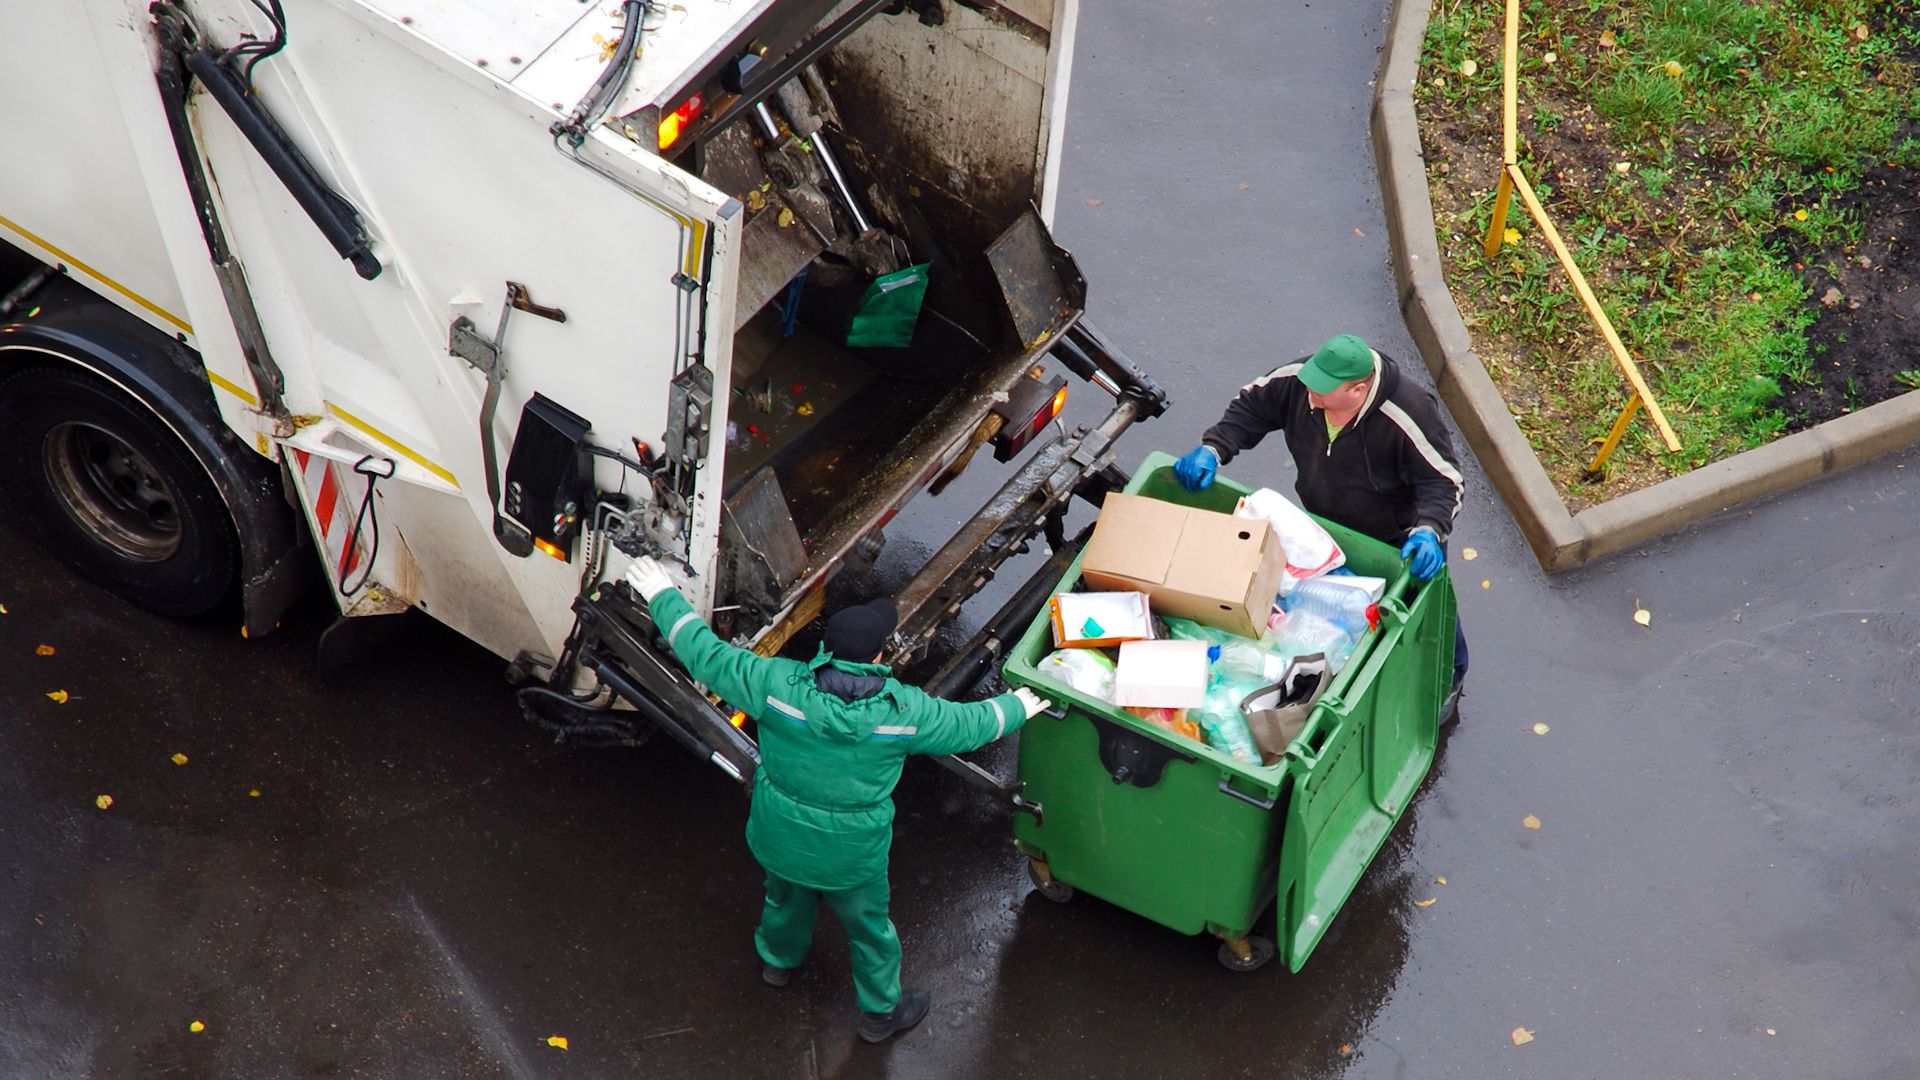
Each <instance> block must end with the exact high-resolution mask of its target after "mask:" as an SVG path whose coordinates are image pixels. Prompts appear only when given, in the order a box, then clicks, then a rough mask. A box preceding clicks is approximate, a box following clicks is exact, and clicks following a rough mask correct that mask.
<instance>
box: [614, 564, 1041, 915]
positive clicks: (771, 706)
mask: <svg viewBox="0 0 1920 1080" xmlns="http://www.w3.org/2000/svg"><path fill="white" fill-rule="evenodd" d="M648 610H649V611H650V612H651V614H652V615H653V621H654V624H655V625H656V626H658V627H659V628H660V630H661V632H662V633H663V634H665V635H666V639H667V643H668V644H669V645H670V646H672V648H673V651H674V655H676V656H678V657H679V658H680V662H681V663H683V664H685V665H686V667H687V671H688V673H689V674H691V675H692V676H693V677H694V678H695V679H696V680H698V681H699V682H702V683H705V684H706V686H707V687H708V689H710V690H712V691H713V692H714V693H716V694H718V695H720V697H721V698H722V699H723V700H725V701H726V702H727V703H728V704H729V705H732V706H733V707H734V708H736V709H739V710H740V711H742V712H744V713H746V714H747V715H749V716H751V717H753V718H754V720H755V721H756V722H757V725H758V729H757V730H758V733H759V739H760V768H759V770H758V771H757V772H756V773H755V774H754V779H753V807H752V809H751V810H750V811H749V813H748V815H747V846H748V847H749V848H751V849H752V850H753V855H754V858H756V859H758V860H760V865H761V866H764V867H766V869H767V870H768V871H769V872H771V873H774V874H777V875H779V876H780V877H783V878H785V879H787V880H788V881H791V882H794V883H796V884H800V885H805V886H807V887H808V888H813V889H820V890H823V891H829V892H831V891H837V890H840V889H850V888H853V887H855V886H857V885H864V884H866V883H867V882H869V881H872V880H873V879H874V878H876V877H878V876H880V875H881V874H884V873H886V870H887V850H888V848H889V847H890V846H891V844H892V842H893V788H894V785H895V784H897V783H899V782H900V770H901V768H902V767H903V766H904V765H905V764H906V760H907V755H908V754H958V753H963V752H965V751H968V750H976V749H978V748H980V747H982V746H985V745H986V744H988V743H990V742H992V741H993V740H995V739H997V738H999V737H1000V736H1002V735H1005V734H1007V733H1009V732H1013V731H1018V730H1019V729H1020V726H1021V725H1022V724H1024V723H1026V710H1024V709H1023V708H1021V706H1020V699H1019V698H1016V697H1014V696H1013V695H1012V694H1002V695H1000V696H999V697H995V698H989V699H987V700H985V701H976V702H972V703H969V704H964V705H963V704H960V703H958V702H952V701H945V700H942V699H940V698H936V697H933V696H931V695H929V694H927V693H926V691H924V690H920V689H918V688H916V687H912V686H906V685H903V684H902V683H901V682H900V681H899V680H897V679H894V678H893V677H891V676H890V675H888V673H887V672H888V669H887V667H886V666H885V665H884V664H857V663H850V662H848V661H845V660H840V659H837V658H835V657H834V656H833V654H832V653H829V652H827V651H826V650H825V649H824V648H823V649H821V651H820V652H819V654H818V655H816V656H815V657H814V658H813V660H812V661H811V662H810V663H801V662H800V661H798V660H786V659H782V658H779V657H772V658H769V657H764V656H759V655H757V654H755V653H753V652H750V651H748V650H746V649H739V648H735V647H733V646H731V645H728V644H727V643H726V642H724V641H721V640H720V638H719V637H718V636H717V635H715V634H714V632H713V631H712V630H710V629H708V628H707V624H706V623H705V622H702V621H701V619H700V616H699V615H697V614H695V613H694V610H693V606H692V605H691V604H689V603H687V600H686V597H684V596H681V595H680V593H679V591H678V590H676V589H667V590H665V591H663V592H661V593H660V594H659V595H658V596H655V597H654V598H653V602H652V603H651V604H650V605H649V608H648ZM829 665H830V666H832V667H834V668H838V669H839V670H840V671H843V672H846V673H847V674H849V675H854V676H868V677H871V678H878V679H882V680H884V685H883V686H882V687H881V688H880V689H879V691H878V692H877V693H873V694H872V695H871V696H867V697H862V698H860V699H859V700H855V701H848V700H845V699H844V698H842V697H840V696H839V695H837V694H832V693H828V692H827V691H825V690H822V689H820V688H819V686H817V685H816V684H815V672H816V671H817V670H818V669H820V668H822V667H827V666H829ZM871 678H870V679H869V685H871Z"/></svg>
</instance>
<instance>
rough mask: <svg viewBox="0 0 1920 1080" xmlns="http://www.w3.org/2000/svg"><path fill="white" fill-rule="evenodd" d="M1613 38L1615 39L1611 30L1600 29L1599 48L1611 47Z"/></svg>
mask: <svg viewBox="0 0 1920 1080" xmlns="http://www.w3.org/2000/svg"><path fill="white" fill-rule="evenodd" d="M1614 40H1615V39H1614V36H1613V31H1611V30H1602V31H1600V47H1601V48H1603V49H1611V48H1613V43H1614Z"/></svg>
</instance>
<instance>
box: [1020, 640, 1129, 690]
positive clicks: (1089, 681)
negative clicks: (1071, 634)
mask: <svg viewBox="0 0 1920 1080" xmlns="http://www.w3.org/2000/svg"><path fill="white" fill-rule="evenodd" d="M1033 666H1034V668H1035V670H1037V671H1039V672H1040V674H1042V675H1045V676H1046V677H1047V678H1049V679H1052V680H1053V681H1055V682H1057V683H1060V684H1062V685H1064V686H1070V687H1072V688H1073V689H1075V690H1078V691H1079V692H1081V693H1083V694H1085V695H1087V696H1088V697H1090V698H1094V699H1096V700H1099V701H1105V702H1109V703H1111V702H1112V701H1113V661H1112V660H1109V659H1107V655H1106V654H1105V653H1103V652H1099V651H1098V650H1095V649H1055V650H1054V651H1053V652H1050V653H1048V654H1047V655H1046V656H1045V657H1042V658H1041V660H1040V662H1039V663H1037V664H1035V665H1033Z"/></svg>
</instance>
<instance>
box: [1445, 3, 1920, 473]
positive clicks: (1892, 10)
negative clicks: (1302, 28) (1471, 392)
mask: <svg viewBox="0 0 1920 1080" xmlns="http://www.w3.org/2000/svg"><path fill="white" fill-rule="evenodd" d="M1504 18H1505V5H1504V3H1503V2H1502V0H1436V3H1435V4H1434V9H1433V15H1432V18H1431V21H1430V23H1429V26H1428V30H1427V38H1426V43H1425V50H1424V54H1423V56H1422V64H1421V75H1420V83H1419V86H1418V88H1417V90H1416V105H1417V108H1418V112H1419V115H1420V122H1421V134H1422V140H1423V145H1424V148H1425V152H1426V156H1427V168H1428V179H1429V181H1430V182H1431V185H1432V189H1433V202H1434V218H1435V222H1436V225H1437V227H1438V229H1439V233H1440V236H1439V240H1440V247H1441V251H1442V253H1443V255H1444V258H1445V262H1446V263H1447V266H1446V271H1447V281H1448V285H1449V287H1450V288H1451V290H1452V292H1453V295H1454V297H1455V299H1456V300H1457V301H1458V302H1459V304H1460V307H1461V311H1462V314H1463V315H1465V317H1466V320H1467V325H1468V328H1469V329H1470V330H1471V331H1472V333H1473V338H1474V343H1475V346H1476V348H1478V349H1479V351H1480V354H1481V357H1482V359H1483V360H1484V361H1485V362H1486V364H1487V367H1488V370H1489V371H1490V372H1492V374H1493V376H1494V379H1495V381H1496V382H1498V383H1499V384H1500V386H1501V388H1502V390H1503V391H1504V392H1505V394H1506V397H1507V401H1508V404H1509V406H1510V407H1511V408H1512V409H1513V411H1514V414H1515V416H1516V417H1517V418H1518V420H1519V423H1520V427H1521V429H1522V430H1523V431H1525V432H1526V433H1527V435H1528V437H1529V439H1531V440H1532V442H1533V445H1534V448H1535V450H1536V451H1537V452H1538V453H1539V454H1540V456H1541V459H1542V460H1543V461H1544V462H1545V464H1546V465H1547V469H1548V472H1549V473H1550V474H1551V475H1553V477H1554V478H1555V481H1556V483H1557V484H1559V486H1560V488H1561V492H1562V494H1563V495H1565V496H1566V497H1567V499H1568V502H1569V503H1570V504H1571V505H1572V506H1573V507H1574V508H1575V509H1576V510H1577V509H1578V508H1580V507H1581V506H1585V505H1589V504H1591V503H1593V502H1598V501H1601V500H1603V499H1607V498H1611V497H1613V496H1615V495H1619V494H1623V493H1624V492H1626V491H1628V490H1632V489H1633V488H1636V487H1640V486H1644V485H1646V484H1649V483H1653V482H1656V481H1658V480H1661V479H1665V478H1666V477H1667V476H1670V475H1673V474H1676V473H1680V472H1685V471H1687V470H1688V469H1692V468H1697V467H1699V466H1700V465H1703V464H1706V463H1707V462H1710V461H1714V460H1717V459H1719V458H1722V457H1726V456H1728V455H1730V454H1733V453H1737V452H1739V451H1741V450H1744V449H1748V448H1750V447H1753V446H1757V445H1759V444H1761V443H1764V442H1766V441H1768V440H1769V439H1772V438H1775V437H1776V436H1778V435H1780V434H1782V433H1783V432H1786V431H1789V430H1793V429H1795V428H1798V427H1802V426H1806V425H1807V424H1810V423H1813V422H1817V421H1819V420H1823V419H1827V418H1829V417H1830V416H1833V415H1838V414H1839V413H1841V412H1844V411H1847V410H1849V409H1852V408H1857V407H1860V406H1862V405H1866V404H1871V403H1872V401H1875V400H1881V399H1883V398H1884V397H1887V396H1891V395H1892V394H1894V393H1898V392H1902V391H1904V390H1907V389H1910V388H1912V387H1913V386H1914V385H1920V371H1914V370H1909V369H1912V368H1920V349H1915V350H1913V351H1912V353H1911V355H1912V357H1913V358H1912V359H1905V357H1906V356H1907V355H1909V354H1908V350H1906V349H1902V348H1900V345H1901V344H1902V343H1903V340H1904V339H1905V336H1906V335H1907V334H1908V330H1907V329H1906V326H1905V321H1906V319H1907V318H1908V317H1909V316H1911V317H1913V318H1914V320H1915V321H1914V323H1913V331H1912V332H1913V333H1914V334H1915V335H1916V336H1920V309H1916V308H1915V303H1916V302H1920V289H1916V290H1915V292H1914V295H1913V296H1912V297H1909V296H1908V295H1907V294H1906V287H1907V284H1908V280H1909V279H1908V271H1909V269H1911V270H1912V271H1913V274H1914V276H1913V281H1914V282H1915V283H1916V284H1920V243H1916V244H1915V245H1914V255H1913V257H1912V258H1911V260H1909V258H1908V255H1907V247H1906V243H1905V241H1904V239H1903V237H1902V235H1901V229H1902V226H1903V225H1905V224H1909V223H1910V224H1911V226H1912V227H1913V228H1914V229H1916V230H1920V216H1915V217H1910V218H1909V217H1902V216H1900V215H1902V214H1904V213H1905V212H1906V210H1907V209H1920V127H1916V125H1915V124H1914V119H1915V117H1916V116H1920V107H1917V106H1920V94H1917V93H1916V84H1917V83H1920V64H1917V63H1916V61H1920V15H1917V14H1916V11H1915V5H1914V3H1913V0H1894V2H1886V0H1882V2H1866V0H1761V2H1751V0H1523V3H1522V5H1521V20H1520V67H1519V71H1520V80H1519V85H1520V93H1519V99H1520V107H1519V138H1520V150H1519V158H1520V163H1521V166H1522V168H1523V170H1524V171H1525V173H1526V175H1527V177H1528V179H1529V180H1530V181H1531V183H1532V184H1533V186H1534V188H1535V190H1536V191H1537V192H1538V193H1539V194H1540V197H1541V200H1542V202H1544V203H1545V204H1546V207H1547V210H1548V212H1549V214H1550V215H1551V216H1552V218H1553V220H1554V224H1555V226H1556V227H1557V228H1558V229H1559V231H1560V234H1561V236H1562V237H1563V238H1564V239H1565V240H1566V242H1567V244H1568V246H1569V247H1570V248H1571V249H1572V250H1573V254H1574V258H1575V260H1576V261H1577V262H1578V263H1579V264H1580V266H1581V269H1582V270H1583V271H1584V272H1585V273H1586V275H1587V277H1588V280H1589V282H1590V283H1591V284H1592V285H1593V287H1594V290H1595V292H1596V293H1597V294H1598V296H1599V297H1600V300H1601V302H1602V304H1603V305H1604V306H1605V308H1606V310H1607V314H1608V316H1609V317H1610V318H1611V319H1612V320H1613V321H1614V325H1615V326H1616V328H1617V329H1618V330H1619V332H1620V336H1621V338H1622V340H1623V341H1625V343H1626V345H1627V348H1628V351H1629V352H1631V353H1632V354H1633V356H1634V358H1635V359H1636V360H1638V361H1640V362H1641V364H1642V365H1643V368H1644V370H1645V371H1646V372H1647V375H1648V379H1649V381H1650V383H1651V384H1652V387H1653V391H1654V395H1655V397H1656V399H1657V400H1658V401H1659V402H1660V404H1661V405H1662V407H1664V408H1665V409H1666V410H1667V414H1668V418H1669V419H1670V420H1671V422H1672V423H1673V425H1674V427H1675V429H1676V431H1677V432H1678V434H1679V436H1680V439H1681V442H1682V450H1681V452H1680V453H1678V454H1669V453H1666V452H1665V449H1664V447H1663V446H1662V445H1661V444H1660V442H1659V440H1658V437H1657V436H1656V435H1655V433H1654V431H1653V429H1652V425H1651V424H1650V423H1648V421H1647V420H1646V418H1645V414H1644V413H1643V414H1642V415H1641V417H1640V418H1639V419H1637V420H1636V421H1635V422H1634V425H1633V427H1632V429H1631V431H1630V433H1629V435H1628V437H1627V439H1626V441H1625V442H1624V443H1623V444H1622V446H1621V448H1620V450H1619V451H1618V452H1617V453H1616V454H1615V456H1614V459H1613V462H1612V464H1611V465H1610V466H1609V468H1608V470H1607V475H1606V476H1605V477H1604V478H1603V479H1601V480H1599V481H1592V480H1588V479H1586V478H1585V477H1584V475H1583V466H1584V464H1585V462H1586V461H1587V459H1588V458H1589V457H1590V456H1591V453H1592V448H1593V447H1592V440H1594V439H1596V438H1597V437H1598V436H1600V435H1603V434H1605V433H1606V431H1607V429H1608V427H1609V426H1610V425H1611V424H1612V422H1613V418H1614V416H1615V414H1616V413H1617V412H1618V411H1619V409H1620V407H1621V406H1622V405H1623V404H1624V403H1625V401H1626V394H1627V391H1626V384H1625V380H1624V379H1623V378H1622V376H1621V375H1620V373H1619V370H1618V369H1617V367H1616V366H1615V365H1614V363H1613V360H1612V358H1611V356H1610V354H1609V353H1608V352H1607V350H1606V347H1605V345H1604V344H1603V343H1602V341H1601V339H1600V336H1599V334H1598V332H1597V331H1596V330H1595V329H1594V327H1593V325H1592V323H1591V322H1590V321H1589V320H1588V319H1587V317H1586V314H1585V312H1584V310H1583V309H1582V308H1581V306H1580V304H1579V301H1578V300H1577V299H1576V298H1575V297H1574V295H1573V292H1572V290H1571V288H1570V287H1569V286H1568V284H1567V282H1566V278H1565V276H1564V275H1563V274H1562V273H1561V272H1560V271H1559V264H1558V263H1557V261H1556V260H1555V259H1554V256H1553V253H1552V251H1551V250H1550V249H1549V248H1548V246H1547V244H1546V242H1545V240H1544V239H1543V238H1542V237H1541V236H1540V235H1539V230H1538V229H1537V228H1536V227H1535V225H1534V222H1533V220H1532V219H1531V218H1530V217H1529V216H1528V215H1527V213H1526V210H1525V208H1524V207H1523V206H1522V205H1521V203H1520V201H1519V200H1518V199H1517V198H1516V199H1515V200H1514V204H1513V210H1512V212H1511V214H1510V215H1509V220H1508V224H1509V226H1510V231H1509V232H1508V233H1507V235H1506V240H1507V243H1506V244H1505V245H1504V246H1503V247H1502V249H1501V250H1500V252H1499V253H1498V254H1497V255H1495V256H1494V257H1493V258H1492V259H1488V258H1486V257H1485V254H1484V252H1483V250H1482V247H1481V241H1482V238H1483V237H1484V235H1485V232H1486V229H1487V225H1488V221H1489V219H1490V216H1491V213H1492V205H1493V195H1494V188H1495V184H1496V181H1497V179H1498V176H1499V169H1500V110H1501V41H1502V34H1503V31H1504ZM1895 204H1899V205H1895ZM1917 239H1920V238H1917ZM1862 260H1864V262H1863V261H1862ZM1909 261H1911V263H1912V267H1911V268H1909V267H1908V265H1907V264H1908V263H1909ZM1889 271H1891V272H1889ZM1869 324H1871V325H1870V326H1869ZM1850 341H1851V342H1852V344H1849V342H1850ZM1916 344H1920V343H1916Z"/></svg>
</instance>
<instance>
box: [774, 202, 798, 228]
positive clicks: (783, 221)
mask: <svg viewBox="0 0 1920 1080" xmlns="http://www.w3.org/2000/svg"><path fill="white" fill-rule="evenodd" d="M773 220H774V223H775V224H777V225H779V226H780V227H781V228H783V229H784V228H787V227H788V226H790V225H792V224H793V211H792V210H789V209H787V208H786V207H784V206H783V207H781V208H780V213H779V215H778V216H776V217H775V218H774V219H773Z"/></svg>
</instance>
